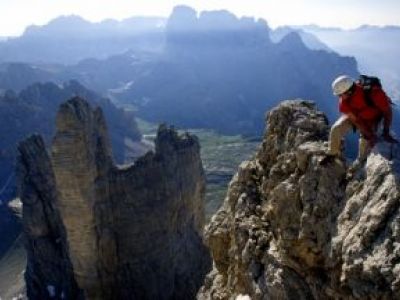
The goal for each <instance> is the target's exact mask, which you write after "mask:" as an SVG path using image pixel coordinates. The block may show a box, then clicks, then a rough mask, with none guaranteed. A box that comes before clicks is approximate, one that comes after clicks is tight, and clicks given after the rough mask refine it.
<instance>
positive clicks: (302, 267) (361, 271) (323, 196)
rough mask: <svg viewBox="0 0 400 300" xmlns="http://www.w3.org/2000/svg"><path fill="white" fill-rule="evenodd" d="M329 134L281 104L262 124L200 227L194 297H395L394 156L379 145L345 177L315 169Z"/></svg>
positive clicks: (309, 110) (340, 169)
mask: <svg viewBox="0 0 400 300" xmlns="http://www.w3.org/2000/svg"><path fill="white" fill-rule="evenodd" d="M328 132H329V127H328V124H327V120H326V117H325V116H324V115H323V114H322V113H321V112H319V111H317V110H316V109H315V107H314V105H313V104H311V103H310V102H305V101H286V102H283V103H282V104H281V105H279V106H278V107H276V108H275V109H273V110H272V111H271V112H270V113H269V114H268V117H267V129H266V134H265V136H264V140H263V143H262V145H261V147H260V149H259V151H258V153H257V154H256V156H255V158H254V159H253V160H250V161H246V162H243V163H242V164H241V165H240V167H239V170H238V173H237V174H236V175H235V177H234V178H233V180H232V181H231V183H230V185H229V190H228V193H227V196H226V198H225V200H224V203H223V206H222V207H221V208H220V210H219V211H218V212H217V213H216V214H215V215H214V216H213V218H212V220H211V222H210V224H209V225H208V226H207V227H206V231H205V236H206V241H207V244H208V246H209V248H210V250H211V254H212V257H213V262H214V263H213V266H214V267H213V270H212V271H211V272H210V273H209V274H208V275H207V277H206V279H205V281H204V285H203V287H202V288H201V289H200V291H199V293H198V295H197V298H198V299H213V300H216V299H236V298H237V297H239V296H240V295H246V296H245V297H247V298H248V297H250V298H251V299H399V298H400V268H399V264H398V262H399V259H400V231H399V228H400V210H399V204H400V202H399V199H400V197H399V196H400V182H399V174H400V152H399V150H398V147H397V146H392V147H390V145H387V144H386V143H384V142H381V143H378V144H377V146H375V148H374V149H373V150H372V152H371V154H370V156H369V158H368V161H367V163H366V166H365V168H363V169H361V170H359V171H358V172H357V173H356V174H355V176H353V177H352V178H348V177H347V176H346V171H347V168H346V165H345V164H344V163H343V162H341V161H339V160H337V161H334V162H330V163H328V164H321V159H322V158H323V157H324V155H323V153H324V152H325V151H326V142H325V141H326V139H327V135H328Z"/></svg>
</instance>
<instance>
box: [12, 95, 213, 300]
mask: <svg viewBox="0 0 400 300" xmlns="http://www.w3.org/2000/svg"><path fill="white" fill-rule="evenodd" d="M155 145H156V147H155V152H154V153H153V152H148V153H147V154H146V155H145V156H143V157H141V158H139V159H138V160H137V161H136V162H135V164H133V165H131V166H124V167H117V166H116V165H114V163H113V160H112V154H111V147H110V142H109V138H108V133H107V126H106V123H105V121H104V117H103V114H102V111H101V109H99V108H97V109H95V110H94V109H92V108H91V107H90V105H89V104H88V103H87V102H86V101H84V100H83V99H80V98H77V97H76V98H73V99H71V100H69V101H67V102H66V103H64V104H62V105H61V107H60V109H59V112H58V115H57V129H56V135H55V138H54V140H53V144H52V148H51V154H48V153H47V152H46V148H45V145H44V142H43V140H42V138H41V137H40V136H37V135H36V136H32V137H30V138H28V139H27V140H25V141H23V142H22V143H20V145H19V148H18V151H19V155H18V162H17V177H18V187H19V195H20V197H21V200H22V202H23V226H24V231H25V236H26V243H25V245H26V249H27V252H28V263H27V268H26V272H25V279H26V284H27V296H28V298H29V299H41V300H43V299H193V298H194V297H195V295H196V292H197V291H198V289H199V287H200V286H201V284H202V281H203V279H204V275H205V274H206V273H207V272H208V271H209V270H210V269H211V265H210V262H211V261H210V257H209V254H208V250H207V249H206V247H205V246H204V245H203V242H202V230H203V226H204V209H203V200H204V193H205V176H204V172H203V167H202V163H201V159H200V154H199V143H198V141H197V139H196V138H195V137H194V136H191V135H188V134H186V135H183V136H179V135H178V134H177V133H176V131H175V130H173V129H171V128H168V127H166V126H160V128H159V130H158V135H157V138H156V141H155Z"/></svg>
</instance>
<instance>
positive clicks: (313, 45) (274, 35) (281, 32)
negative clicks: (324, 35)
mask: <svg viewBox="0 0 400 300" xmlns="http://www.w3.org/2000/svg"><path fill="white" fill-rule="evenodd" d="M291 32H293V28H292V27H289V26H282V27H278V28H276V29H275V30H271V34H270V36H271V40H272V41H273V42H274V43H279V42H280V41H281V40H282V39H283V38H284V37H285V36H286V35H288V34H289V33H291ZM296 32H297V33H298V34H299V35H300V37H301V39H302V41H303V43H304V44H305V45H306V46H307V47H308V48H310V49H313V50H325V51H328V52H333V50H332V49H330V48H329V47H328V46H327V45H325V44H324V43H323V42H321V41H320V40H319V39H318V38H317V37H316V36H315V35H313V34H311V33H308V32H306V31H304V30H302V29H297V30H296Z"/></svg>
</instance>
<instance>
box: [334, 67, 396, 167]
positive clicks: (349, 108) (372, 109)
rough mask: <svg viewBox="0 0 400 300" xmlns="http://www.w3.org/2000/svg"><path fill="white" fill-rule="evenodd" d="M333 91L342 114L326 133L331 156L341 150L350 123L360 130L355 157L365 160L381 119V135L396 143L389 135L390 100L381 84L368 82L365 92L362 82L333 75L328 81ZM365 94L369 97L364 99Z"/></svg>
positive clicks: (336, 154) (350, 127)
mask: <svg viewBox="0 0 400 300" xmlns="http://www.w3.org/2000/svg"><path fill="white" fill-rule="evenodd" d="M332 90H333V94H334V95H336V96H338V97H339V111H340V112H341V113H342V116H341V117H340V118H339V119H338V120H337V121H336V122H335V124H333V126H332V128H331V132H330V136H329V151H328V154H329V155H332V156H339V155H340V154H341V144H342V139H343V137H344V136H345V134H346V133H347V132H349V131H350V130H352V129H353V128H354V127H355V128H356V129H358V130H359V131H360V140H359V149H358V158H357V161H358V162H359V163H362V162H363V161H365V160H366V158H367V156H368V154H369V151H370V150H371V148H372V147H373V146H374V145H375V143H376V142H377V130H378V126H379V123H380V121H381V120H383V135H382V136H383V138H384V140H385V141H387V142H389V143H397V140H396V139H394V138H393V137H392V136H391V135H390V126H391V123H392V107H391V101H390V99H389V98H388V96H387V95H386V93H385V92H384V91H383V90H382V88H381V87H378V86H372V87H371V88H370V89H369V90H368V92H366V90H365V89H364V86H363V85H362V84H361V83H360V82H357V81H354V80H353V79H352V78H351V77H349V76H347V75H342V76H339V77H338V78H336V79H335V80H334V81H333V83H332ZM366 97H369V99H366Z"/></svg>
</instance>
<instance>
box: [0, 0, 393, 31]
mask: <svg viewBox="0 0 400 300" xmlns="http://www.w3.org/2000/svg"><path fill="white" fill-rule="evenodd" d="M178 4H185V5H189V6H191V7H193V8H195V9H196V10H198V11H201V10H213V9H227V10H229V11H231V12H233V13H234V14H236V15H237V16H243V15H246V16H254V17H257V18H258V17H260V18H264V19H265V20H266V21H267V22H268V24H269V25H270V26H271V27H276V26H280V25H293V24H297V25H302V24H310V23H314V24H318V25H321V26H336V27H343V28H354V27H358V26H360V25H362V24H372V25H388V24H390V25H400V17H399V14H400V0H335V1H333V0H264V1H262V0H258V1H257V0H244V1H238V0H230V1H228V0H220V1H216V0H214V1H213V0H202V1H200V0H181V1H175V0H159V1H156V0H141V1H135V0H0V36H7V35H8V36H10V35H19V34H21V33H22V32H23V30H24V28H25V27H26V26H28V25H31V24H36V25H43V24H46V23H47V22H48V21H49V20H51V19H53V18H55V17H57V16H59V15H70V14H76V15H80V16H82V17H84V18H85V19H87V20H90V21H100V20H102V19H106V18H114V19H123V18H127V17H130V16H137V15H144V16H149V15H153V16H168V15H169V14H170V13H171V11H172V8H173V7H174V6H175V5H178Z"/></svg>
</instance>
